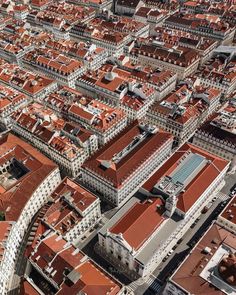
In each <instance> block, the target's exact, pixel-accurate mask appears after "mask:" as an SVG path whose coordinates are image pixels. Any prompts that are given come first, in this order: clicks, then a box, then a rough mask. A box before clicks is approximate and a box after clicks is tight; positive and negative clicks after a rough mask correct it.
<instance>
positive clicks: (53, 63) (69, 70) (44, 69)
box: [22, 48, 86, 88]
mask: <svg viewBox="0 0 236 295" xmlns="http://www.w3.org/2000/svg"><path fill="white" fill-rule="evenodd" d="M22 64H23V66H24V67H26V68H27V69H29V70H34V71H37V72H39V73H42V74H45V75H46V76H48V77H49V78H51V79H54V80H56V81H57V82H58V83H59V84H62V85H65V86H69V87H72V88H75V81H76V79H77V78H78V77H79V76H81V75H82V74H83V73H84V72H85V70H86V69H85V67H84V65H83V63H82V62H81V61H78V60H76V59H74V58H70V57H67V56H65V55H63V54H61V53H60V52H58V51H56V50H53V49H48V48H42V49H34V50H32V51H30V52H28V53H27V54H26V55H25V56H24V57H23V59H22Z"/></svg>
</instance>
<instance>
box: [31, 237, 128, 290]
mask: <svg viewBox="0 0 236 295" xmlns="http://www.w3.org/2000/svg"><path fill="white" fill-rule="evenodd" d="M45 257H48V258H46V259H45ZM28 268H31V270H30V271H29V274H28V276H27V278H26V282H25V283H26V284H30V285H31V286H32V287H33V288H34V289H35V290H36V294H38V293H39V294H42V292H44V293H46V294H48V292H49V293H50V294H51V293H53V294H57V295H62V294H65V293H67V294H71V295H76V294H101V295H125V294H131V293H129V292H127V290H126V289H125V288H124V287H122V285H121V284H120V283H119V282H117V281H116V280H115V279H114V278H113V277H111V276H110V275H109V274H108V273H107V272H106V271H105V270H104V269H101V268H100V267H99V266H98V265H96V264H95V263H94V262H93V261H92V260H90V259H89V257H88V256H86V255H85V254H83V253H82V252H80V251H79V249H77V248H75V247H74V246H72V245H71V244H69V243H68V242H66V241H65V240H64V239H63V238H62V237H61V236H58V235H56V234H49V235H47V236H46V237H45V238H44V239H43V238H42V240H41V241H39V243H38V244H37V245H36V247H35V249H34V250H33V252H32V254H31V256H30V257H29V266H28ZM39 278H40V279H39ZM27 287H28V286H27ZM37 292H38V293H37ZM34 294H35V293H34Z"/></svg>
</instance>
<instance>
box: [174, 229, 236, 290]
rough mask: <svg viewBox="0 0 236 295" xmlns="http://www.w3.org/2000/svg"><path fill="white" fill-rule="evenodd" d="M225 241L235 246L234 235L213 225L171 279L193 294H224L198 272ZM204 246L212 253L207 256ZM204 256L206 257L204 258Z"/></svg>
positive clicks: (235, 239)
mask: <svg viewBox="0 0 236 295" xmlns="http://www.w3.org/2000/svg"><path fill="white" fill-rule="evenodd" d="M225 242H227V243H228V244H230V246H231V247H232V248H234V249H235V248H236V237H235V236H234V235H233V234H231V233H230V232H228V231H226V230H225V229H223V228H222V227H219V226H217V225H215V224H214V225H213V226H212V227H211V228H210V229H209V231H208V232H207V233H206V234H205V235H204V236H203V238H202V239H201V240H200V242H199V243H198V244H197V246H196V247H195V248H194V249H193V251H192V253H191V254H190V256H189V257H188V258H187V259H186V260H185V261H184V263H183V264H182V265H181V266H180V268H179V269H178V270H177V272H176V273H175V274H174V275H173V277H172V278H171V281H173V282H174V283H176V284H177V285H179V286H180V287H182V288H184V289H185V290H187V291H188V292H189V293H190V294H195V295H224V294H225V292H223V291H221V290H219V289H217V288H216V287H214V286H213V285H212V284H210V283H209V282H207V281H206V280H204V279H203V278H202V277H200V273H201V272H202V271H203V269H204V267H205V266H206V265H207V263H208V260H209V259H210V258H211V257H212V256H213V255H214V254H215V252H216V251H217V249H218V248H219V247H220V246H221V245H222V244H223V243H225ZM206 247H210V248H211V253H212V255H211V256H210V257H208V256H207V255H206V254H205V253H204V251H203V250H204V249H205V248H206ZM206 258H208V259H207V260H206Z"/></svg>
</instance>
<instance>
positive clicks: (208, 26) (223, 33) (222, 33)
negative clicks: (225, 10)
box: [163, 12, 235, 45]
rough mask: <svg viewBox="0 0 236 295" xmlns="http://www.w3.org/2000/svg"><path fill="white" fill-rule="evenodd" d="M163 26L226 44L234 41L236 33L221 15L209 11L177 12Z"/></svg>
mask: <svg viewBox="0 0 236 295" xmlns="http://www.w3.org/2000/svg"><path fill="white" fill-rule="evenodd" d="M163 26H164V27H167V28H169V29H177V30H182V31H186V32H189V33H192V34H196V35H199V36H203V37H206V38H210V39H214V40H217V41H218V42H220V43H221V44H225V45H227V44H230V43H231V42H232V41H233V37H234V33H235V28H234V27H233V26H232V25H230V24H229V23H227V22H225V21H223V20H221V19H220V18H219V16H214V15H213V16H212V15H210V14H208V13H206V14H184V15H181V13H179V12H177V13H176V14H174V15H171V16H170V17H168V18H167V19H166V20H165V21H164V24H163Z"/></svg>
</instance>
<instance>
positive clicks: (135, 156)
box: [83, 121, 173, 187]
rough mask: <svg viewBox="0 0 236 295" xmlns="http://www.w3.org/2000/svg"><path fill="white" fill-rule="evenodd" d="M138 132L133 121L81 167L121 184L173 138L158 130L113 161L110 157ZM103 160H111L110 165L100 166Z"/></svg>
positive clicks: (137, 125) (136, 124) (129, 141)
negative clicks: (117, 160) (116, 161)
mask: <svg viewBox="0 0 236 295" xmlns="http://www.w3.org/2000/svg"><path fill="white" fill-rule="evenodd" d="M140 133H141V129H140V127H139V123H138V121H134V122H133V123H132V124H130V125H129V126H128V127H127V128H125V129H124V130H123V131H122V132H121V133H120V134H119V135H118V136H116V137H115V138H114V139H113V140H111V141H110V142H109V143H108V144H106V145H105V146H104V147H103V148H101V149H100V150H99V151H98V152H96V153H95V154H94V155H93V156H92V157H91V158H89V159H88V160H87V161H86V162H85V163H84V164H83V168H84V169H88V170H91V171H92V172H93V173H95V174H97V175H99V176H100V177H103V178H105V179H107V180H108V181H111V182H112V184H113V185H114V186H115V187H119V186H121V185H122V184H123V182H124V181H125V180H126V179H127V178H128V177H129V176H130V175H131V174H132V173H133V172H134V171H135V170H136V169H137V168H138V167H139V166H140V165H141V164H142V163H143V161H144V160H145V159H147V158H148V157H149V156H150V155H151V154H153V153H154V152H155V151H156V150H158V149H159V148H161V147H162V146H163V145H164V144H165V143H166V142H167V141H169V140H171V139H172V138H173V136H172V135H171V134H170V133H168V132H165V131H162V130H159V131H158V132H157V133H156V134H152V135H150V136H148V137H146V139H144V140H143V141H142V142H141V143H140V144H139V145H138V146H136V147H135V148H134V149H133V150H132V151H131V152H129V153H128V154H127V155H125V156H124V157H123V158H122V159H121V160H120V161H119V162H118V163H115V162H114V161H113V160H112V158H113V157H114V156H115V155H116V154H117V153H119V152H121V151H122V150H123V149H124V148H125V147H126V146H127V145H129V144H130V143H131V141H132V140H133V139H134V137H135V136H137V135H140ZM103 161H108V162H111V166H110V167H109V168H108V169H105V170H104V169H103V168H102V167H101V164H102V162H103Z"/></svg>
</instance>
